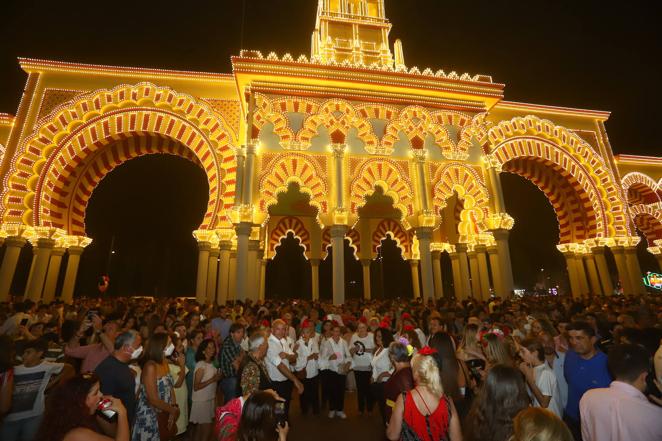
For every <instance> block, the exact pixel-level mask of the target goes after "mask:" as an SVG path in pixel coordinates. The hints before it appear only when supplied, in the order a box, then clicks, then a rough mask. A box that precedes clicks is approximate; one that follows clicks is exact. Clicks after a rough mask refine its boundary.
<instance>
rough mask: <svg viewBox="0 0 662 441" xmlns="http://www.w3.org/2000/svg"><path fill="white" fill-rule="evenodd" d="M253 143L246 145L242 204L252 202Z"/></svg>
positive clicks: (253, 173)
mask: <svg viewBox="0 0 662 441" xmlns="http://www.w3.org/2000/svg"><path fill="white" fill-rule="evenodd" d="M255 151H256V148H255V144H248V145H246V162H245V164H244V185H243V189H242V191H243V198H242V201H243V204H244V205H246V206H250V205H252V204H253V177H254V176H255Z"/></svg>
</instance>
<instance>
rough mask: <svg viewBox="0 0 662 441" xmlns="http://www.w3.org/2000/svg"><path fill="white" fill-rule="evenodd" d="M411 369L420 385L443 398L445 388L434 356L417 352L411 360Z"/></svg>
mask: <svg viewBox="0 0 662 441" xmlns="http://www.w3.org/2000/svg"><path fill="white" fill-rule="evenodd" d="M411 370H412V373H413V375H414V380H415V381H416V384H417V385H418V386H425V387H427V388H428V389H429V390H430V392H432V395H434V396H435V397H437V398H441V396H442V395H443V394H444V388H443V386H442V385H441V374H440V372H439V367H438V366H437V362H436V361H435V359H434V357H432V356H431V355H421V354H416V355H414V358H412V360H411Z"/></svg>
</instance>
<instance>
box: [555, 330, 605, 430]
mask: <svg viewBox="0 0 662 441" xmlns="http://www.w3.org/2000/svg"><path fill="white" fill-rule="evenodd" d="M568 335H569V338H568V341H569V343H570V347H571V349H570V350H569V351H568V352H567V354H566V357H565V366H564V375H565V379H566V381H567V382H568V403H567V404H566V406H565V411H564V415H563V419H564V421H565V422H566V424H567V425H568V427H569V428H570V430H571V431H572V434H573V436H574V437H575V439H576V440H577V441H581V427H580V418H579V400H581V398H582V396H583V395H584V393H585V392H586V391H588V390H589V389H595V388H599V387H609V384H610V383H611V375H610V374H609V370H608V368H607V356H606V355H605V353H604V352H600V351H599V350H597V349H596V347H595V343H596V341H597V338H596V336H595V330H594V329H593V328H592V327H591V326H590V325H589V324H588V323H586V322H575V323H572V324H571V325H570V326H569V327H568Z"/></svg>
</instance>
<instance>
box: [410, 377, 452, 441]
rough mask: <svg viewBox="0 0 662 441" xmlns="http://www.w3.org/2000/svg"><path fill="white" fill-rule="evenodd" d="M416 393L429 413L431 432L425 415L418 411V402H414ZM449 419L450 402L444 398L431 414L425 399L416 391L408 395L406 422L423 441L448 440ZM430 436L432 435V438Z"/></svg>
mask: <svg viewBox="0 0 662 441" xmlns="http://www.w3.org/2000/svg"><path fill="white" fill-rule="evenodd" d="M414 393H416V394H418V396H419V398H420V399H421V401H422V402H423V406H424V407H425V408H426V410H427V412H428V413H429V417H428V418H427V419H428V421H429V424H430V427H429V431H428V425H427V423H426V421H425V420H426V418H425V415H423V414H422V413H421V412H420V411H419V410H418V407H417V406H416V402H415V401H414V396H413V394H414ZM449 417H450V412H449V409H448V402H447V401H446V399H445V398H444V397H442V398H441V399H440V400H439V404H438V405H437V408H436V409H435V410H434V412H430V408H429V407H428V404H427V403H426V402H425V400H423V397H422V396H421V394H420V393H419V392H418V391H417V390H416V389H414V390H412V391H411V392H410V393H408V394H407V397H406V399H405V413H404V421H405V422H406V423H407V425H409V427H411V428H412V429H413V430H414V431H415V432H416V434H417V435H418V437H419V438H420V439H421V441H438V440H442V439H446V438H447V437H448V424H449V422H450V421H449ZM430 434H432V438H430Z"/></svg>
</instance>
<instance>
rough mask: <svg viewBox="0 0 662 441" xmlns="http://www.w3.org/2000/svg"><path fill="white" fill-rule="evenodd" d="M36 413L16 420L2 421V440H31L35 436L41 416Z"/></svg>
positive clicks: (0, 429)
mask: <svg viewBox="0 0 662 441" xmlns="http://www.w3.org/2000/svg"><path fill="white" fill-rule="evenodd" d="M42 417H43V415H37V416H34V417H32V418H25V419H22V420H16V421H4V422H3V423H2V428H0V439H1V440H2V441H33V440H34V439H35V438H36V437H37V432H38V431H39V426H40V425H41V418H42Z"/></svg>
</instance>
